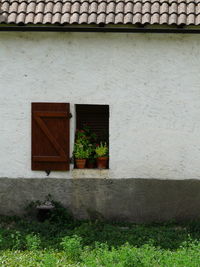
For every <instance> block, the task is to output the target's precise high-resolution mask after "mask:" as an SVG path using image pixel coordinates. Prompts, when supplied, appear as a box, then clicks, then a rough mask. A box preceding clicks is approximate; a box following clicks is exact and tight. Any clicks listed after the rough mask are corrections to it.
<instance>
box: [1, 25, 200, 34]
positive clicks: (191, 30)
mask: <svg viewBox="0 0 200 267" xmlns="http://www.w3.org/2000/svg"><path fill="white" fill-rule="evenodd" d="M10 31H17V32H80V33H81V32H104V33H179V34H199V33H200V27H184V28H183V27H151V28H150V27H124V26H121V27H112V26H109V27H108V26H106V27H99V26H98V27H97V26H59V25H58V26H51V25H48V26H47V25H37V26H35V25H33V26H30V25H27V26H25V25H23V26H15V25H11V24H9V25H8V24H1V25H0V32H10Z"/></svg>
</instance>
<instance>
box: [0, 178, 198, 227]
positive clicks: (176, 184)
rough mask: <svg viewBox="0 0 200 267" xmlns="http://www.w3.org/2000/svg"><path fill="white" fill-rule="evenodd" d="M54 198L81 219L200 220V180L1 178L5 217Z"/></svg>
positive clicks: (0, 207) (1, 209) (1, 211)
mask: <svg viewBox="0 0 200 267" xmlns="http://www.w3.org/2000/svg"><path fill="white" fill-rule="evenodd" d="M48 194H51V195H52V196H53V198H54V199H55V200H57V201H60V202H62V203H63V205H64V206H65V207H67V208H69V209H70V210H71V211H72V212H73V214H74V216H75V217H76V218H78V219H89V218H92V219H106V220H115V221H116V220H117V221H131V222H137V223H141V222H152V221H156V222H161V221H169V220H177V221H183V220H190V219H199V218H200V181H199V180H157V179H91V178H90V179H53V178H45V179H44V178H43V179H39V178H38V179H21V178H18V179H9V178H1V179H0V214H5V215H13V214H17V215H20V214H23V212H24V207H25V206H27V204H28V203H29V202H30V201H33V200H43V199H44V198H45V196H47V195H48Z"/></svg>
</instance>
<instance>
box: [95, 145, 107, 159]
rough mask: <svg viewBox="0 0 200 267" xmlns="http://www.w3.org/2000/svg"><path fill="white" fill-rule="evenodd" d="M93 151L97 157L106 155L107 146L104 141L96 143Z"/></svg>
mask: <svg viewBox="0 0 200 267" xmlns="http://www.w3.org/2000/svg"><path fill="white" fill-rule="evenodd" d="M95 152H96V156H97V157H106V156H108V146H107V144H106V142H105V143H103V142H101V143H100V145H97V147H96V149H95Z"/></svg>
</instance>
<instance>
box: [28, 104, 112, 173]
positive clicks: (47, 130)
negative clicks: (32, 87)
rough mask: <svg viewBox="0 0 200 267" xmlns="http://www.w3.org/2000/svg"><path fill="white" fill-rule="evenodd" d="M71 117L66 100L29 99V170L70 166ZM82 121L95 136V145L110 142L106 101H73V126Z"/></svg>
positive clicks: (57, 168)
mask: <svg viewBox="0 0 200 267" xmlns="http://www.w3.org/2000/svg"><path fill="white" fill-rule="evenodd" d="M70 118H71V114H70V105H69V104H68V103H32V161H31V163H32V170H40V171H42V170H43V171H46V173H47V174H49V173H50V171H52V170H55V171H68V170H69V169H70V153H69V147H70V136H69V132H70ZM85 125H87V127H88V128H89V129H90V130H91V132H92V133H94V135H95V136H96V139H95V143H94V144H95V145H96V144H97V143H98V144H99V143H100V142H103V143H105V142H106V144H107V146H109V106H108V105H80V104H79V105H76V126H77V128H78V129H82V128H84V127H85ZM92 151H93V152H92V153H93V156H94V154H95V149H94V148H93V150H92ZM92 153H91V155H92ZM106 154H108V153H106ZM107 156H108V155H107ZM93 158H94V157H93ZM87 159H88V160H87V161H88V162H89V158H87ZM90 159H91V158H90ZM107 162H108V157H107ZM107 165H108V164H107ZM107 165H106V166H107ZM87 167H88V166H87ZM95 167H96V166H95ZM107 167H108V166H107Z"/></svg>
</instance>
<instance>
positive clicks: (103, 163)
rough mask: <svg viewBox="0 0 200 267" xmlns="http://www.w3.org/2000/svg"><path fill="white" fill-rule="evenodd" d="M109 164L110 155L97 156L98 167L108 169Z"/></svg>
mask: <svg viewBox="0 0 200 267" xmlns="http://www.w3.org/2000/svg"><path fill="white" fill-rule="evenodd" d="M107 164H108V157H98V158H97V168H98V169H106V168H107Z"/></svg>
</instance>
